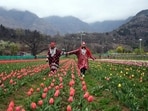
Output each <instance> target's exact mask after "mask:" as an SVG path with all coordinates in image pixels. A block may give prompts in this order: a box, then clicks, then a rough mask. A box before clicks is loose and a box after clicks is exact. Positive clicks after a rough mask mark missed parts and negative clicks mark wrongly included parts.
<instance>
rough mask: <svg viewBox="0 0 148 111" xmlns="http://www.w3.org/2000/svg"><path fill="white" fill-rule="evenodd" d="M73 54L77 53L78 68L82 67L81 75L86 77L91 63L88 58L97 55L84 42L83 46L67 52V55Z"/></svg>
mask: <svg viewBox="0 0 148 111" xmlns="http://www.w3.org/2000/svg"><path fill="white" fill-rule="evenodd" d="M71 54H75V55H76V56H77V58H78V68H79V69H80V72H81V75H82V77H84V75H85V71H86V70H87V69H88V67H89V63H88V59H89V58H91V59H93V60H94V59H95V57H93V56H92V53H91V51H90V50H89V48H87V47H86V43H85V42H82V44H81V47H80V48H78V49H76V50H73V51H70V52H67V55H71Z"/></svg>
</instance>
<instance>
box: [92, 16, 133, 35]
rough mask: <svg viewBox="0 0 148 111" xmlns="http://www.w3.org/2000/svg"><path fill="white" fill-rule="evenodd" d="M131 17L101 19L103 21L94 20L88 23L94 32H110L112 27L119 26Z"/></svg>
mask: <svg viewBox="0 0 148 111" xmlns="http://www.w3.org/2000/svg"><path fill="white" fill-rule="evenodd" d="M131 18H132V17H129V18H128V19H126V20H114V21H113V20H112V21H103V22H95V23H92V24H90V25H91V27H92V29H93V31H95V32H110V31H113V30H114V29H116V28H118V27H119V26H121V25H123V24H125V23H127V22H128V21H130V20H131Z"/></svg>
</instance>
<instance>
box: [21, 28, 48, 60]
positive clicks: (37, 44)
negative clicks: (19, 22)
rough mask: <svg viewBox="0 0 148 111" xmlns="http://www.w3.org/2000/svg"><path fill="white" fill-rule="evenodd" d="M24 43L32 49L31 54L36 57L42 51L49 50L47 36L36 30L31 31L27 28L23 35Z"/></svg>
mask: <svg viewBox="0 0 148 111" xmlns="http://www.w3.org/2000/svg"><path fill="white" fill-rule="evenodd" d="M21 39H22V41H23V43H25V44H26V45H27V46H28V47H29V49H30V51H31V54H32V55H33V56H34V57H35V58H36V56H37V54H39V53H41V52H42V51H44V50H47V49H48V47H47V44H46V43H47V38H45V37H44V36H42V35H41V34H40V33H39V32H37V31H36V30H35V31H33V32H31V31H29V30H25V31H24V34H23V35H22V36H21Z"/></svg>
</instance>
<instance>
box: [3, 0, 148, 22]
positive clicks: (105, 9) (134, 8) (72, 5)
mask: <svg viewBox="0 0 148 111" xmlns="http://www.w3.org/2000/svg"><path fill="white" fill-rule="evenodd" d="M0 7H4V8H7V9H12V8H15V9H19V10H23V11H24V10H28V11H31V12H32V13H35V14H36V15H37V16H39V17H47V16H52V15H57V16H61V17H63V16H70V15H72V16H75V17H77V18H79V19H81V20H82V21H85V22H89V23H90V22H95V21H104V20H119V19H126V18H128V17H129V16H134V15H135V14H137V13H138V12H139V11H141V10H145V9H148V0H0Z"/></svg>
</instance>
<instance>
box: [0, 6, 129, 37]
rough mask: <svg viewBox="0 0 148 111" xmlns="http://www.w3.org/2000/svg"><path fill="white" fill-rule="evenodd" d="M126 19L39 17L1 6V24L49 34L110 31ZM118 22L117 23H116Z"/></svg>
mask: <svg viewBox="0 0 148 111" xmlns="http://www.w3.org/2000/svg"><path fill="white" fill-rule="evenodd" d="M125 22H127V21H126V20H120V21H104V22H94V23H86V22H83V21H82V20H80V19H78V18H76V17H73V16H65V17H59V16H48V17H44V18H40V17H38V16H37V15H36V14H34V13H31V12H29V11H20V10H15V9H12V10H5V9H3V8H0V24H2V25H4V26H6V27H10V28H22V29H30V30H38V31H39V32H41V33H43V34H47V35H55V34H57V33H58V34H62V35H63V34H66V33H78V32H80V31H86V32H99V33H100V32H110V31H112V30H114V29H116V28H118V27H119V26H121V25H122V24H124V23H125ZM114 24H116V25H114Z"/></svg>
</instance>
